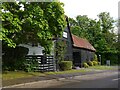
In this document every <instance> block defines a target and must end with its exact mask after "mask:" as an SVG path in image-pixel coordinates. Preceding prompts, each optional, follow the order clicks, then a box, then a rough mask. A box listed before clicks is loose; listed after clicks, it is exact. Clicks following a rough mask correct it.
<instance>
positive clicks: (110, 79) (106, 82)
mask: <svg viewBox="0 0 120 90" xmlns="http://www.w3.org/2000/svg"><path fill="white" fill-rule="evenodd" d="M119 79H120V78H118V71H110V72H103V73H96V74H87V75H80V76H75V77H69V78H67V79H60V80H56V79H54V80H50V81H44V82H34V83H28V84H24V85H17V86H12V87H9V88H118V81H119Z"/></svg>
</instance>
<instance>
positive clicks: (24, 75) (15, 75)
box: [2, 66, 118, 80]
mask: <svg viewBox="0 0 120 90" xmlns="http://www.w3.org/2000/svg"><path fill="white" fill-rule="evenodd" d="M116 67H117V66H91V67H89V68H88V69H87V68H85V69H84V68H82V69H79V70H75V69H72V70H68V71H59V72H44V73H41V72H24V71H16V72H15V71H13V72H11V71H10V72H6V73H3V74H2V79H3V80H10V79H17V78H27V77H33V76H46V75H56V74H70V73H78V72H81V73H82V72H90V71H93V69H95V70H117V69H118V68H116Z"/></svg>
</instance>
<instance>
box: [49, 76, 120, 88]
mask: <svg viewBox="0 0 120 90" xmlns="http://www.w3.org/2000/svg"><path fill="white" fill-rule="evenodd" d="M119 79H120V78H118V75H112V76H108V77H103V78H98V79H94V80H93V79H91V80H90V79H89V80H88V79H86V80H85V79H83V80H79V79H69V80H63V81H62V82H63V83H64V84H63V85H59V86H52V87H49V88H118V80H119ZM66 82H70V83H67V84H66Z"/></svg>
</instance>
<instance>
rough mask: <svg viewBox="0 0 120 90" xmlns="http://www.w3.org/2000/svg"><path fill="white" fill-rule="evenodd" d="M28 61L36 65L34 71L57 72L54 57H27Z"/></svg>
mask: <svg viewBox="0 0 120 90" xmlns="http://www.w3.org/2000/svg"><path fill="white" fill-rule="evenodd" d="M26 61H28V64H30V65H31V64H32V65H34V67H33V69H34V71H40V72H48V71H55V70H56V61H55V60H54V57H53V56H44V55H27V56H26ZM31 62H32V63H31ZM33 63H34V64H33Z"/></svg>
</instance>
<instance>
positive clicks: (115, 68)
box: [89, 66, 118, 70]
mask: <svg viewBox="0 0 120 90" xmlns="http://www.w3.org/2000/svg"><path fill="white" fill-rule="evenodd" d="M89 68H90V69H97V70H117V69H118V66H92V67H89Z"/></svg>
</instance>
